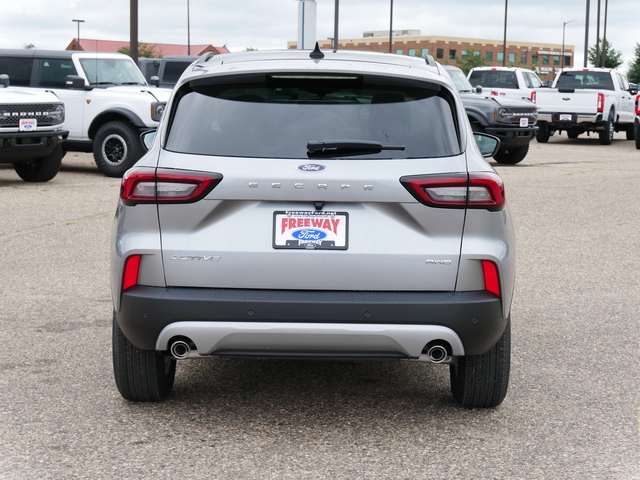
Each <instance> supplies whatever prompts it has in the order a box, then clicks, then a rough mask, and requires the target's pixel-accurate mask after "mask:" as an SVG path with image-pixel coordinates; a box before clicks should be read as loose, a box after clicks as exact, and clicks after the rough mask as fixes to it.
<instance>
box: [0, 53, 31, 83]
mask: <svg viewBox="0 0 640 480" xmlns="http://www.w3.org/2000/svg"><path fill="white" fill-rule="evenodd" d="M32 66H33V59H31V58H13V57H3V58H0V74H3V73H4V74H6V75H9V81H10V82H11V85H14V86H16V87H29V86H30V84H31V69H32Z"/></svg>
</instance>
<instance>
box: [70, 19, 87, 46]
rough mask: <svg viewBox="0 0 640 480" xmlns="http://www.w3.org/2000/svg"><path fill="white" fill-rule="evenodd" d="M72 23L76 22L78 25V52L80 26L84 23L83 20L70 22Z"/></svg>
mask: <svg viewBox="0 0 640 480" xmlns="http://www.w3.org/2000/svg"><path fill="white" fill-rule="evenodd" d="M71 21H72V22H76V23H77V24H78V48H77V49H76V50H80V24H81V23H84V20H77V19H74V20H71Z"/></svg>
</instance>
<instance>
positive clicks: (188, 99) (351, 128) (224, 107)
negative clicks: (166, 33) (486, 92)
mask: <svg viewBox="0 0 640 480" xmlns="http://www.w3.org/2000/svg"><path fill="white" fill-rule="evenodd" d="M253 77H254V78H255V77H256V76H253ZM262 77H263V78H264V79H265V80H263V82H258V83H244V84H243V83H242V82H241V81H239V80H238V77H232V78H230V79H229V80H228V81H229V82H233V83H230V84H226V85H225V84H209V85H207V84H202V83H200V84H191V85H190V86H188V87H187V86H185V88H183V89H182V90H181V92H180V94H179V97H178V98H179V100H178V105H177V108H176V110H175V111H174V112H173V115H172V118H171V120H170V130H169V135H168V138H167V144H166V148H167V149H168V150H172V151H176V152H184V153H195V154H204V155H220V156H242V157H263V158H308V154H307V143H308V142H310V141H311V142H312V141H329V140H354V141H374V142H380V143H381V144H383V145H403V146H405V149H404V150H383V151H382V152H379V153H371V152H369V153H367V152H359V153H358V155H357V156H356V157H354V158H422V157H441V156H449V155H456V154H459V153H460V147H459V143H458V136H457V129H456V121H455V116H454V113H453V109H452V105H453V100H452V98H451V96H450V94H449V93H448V92H447V91H445V90H441V89H440V88H439V87H438V86H434V85H430V84H427V83H424V82H420V85H421V86H413V85H411V86H392V85H388V82H389V80H388V79H384V80H383V81H384V82H387V84H384V83H383V84H381V83H380V82H379V81H377V80H373V81H371V80H372V79H371V78H370V77H369V78H366V77H365V78H364V79H363V78H362V77H357V79H355V77H352V78H351V79H342V80H341V79H331V78H329V79H327V77H324V78H323V79H322V80H320V79H313V80H311V79H308V78H307V79H301V78H297V79H292V78H290V76H289V75H282V76H281V78H276V77H277V76H276V75H274V76H272V77H269V76H267V77H265V76H264V75H262ZM287 77H289V78H287ZM414 84H418V82H414ZM334 156H336V157H339V156H345V155H344V154H342V155H341V154H336V155H334ZM351 156H352V155H351Z"/></svg>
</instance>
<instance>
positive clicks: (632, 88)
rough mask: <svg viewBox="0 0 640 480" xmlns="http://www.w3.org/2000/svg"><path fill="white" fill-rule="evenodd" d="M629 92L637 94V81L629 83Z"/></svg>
mask: <svg viewBox="0 0 640 480" xmlns="http://www.w3.org/2000/svg"><path fill="white" fill-rule="evenodd" d="M629 93H630V94H631V95H637V94H638V84H637V83H630V84H629Z"/></svg>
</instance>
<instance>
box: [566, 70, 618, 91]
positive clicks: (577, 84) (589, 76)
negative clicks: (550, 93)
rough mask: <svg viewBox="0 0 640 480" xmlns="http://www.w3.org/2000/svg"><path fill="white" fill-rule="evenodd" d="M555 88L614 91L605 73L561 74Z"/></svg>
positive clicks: (610, 80)
mask: <svg viewBox="0 0 640 480" xmlns="http://www.w3.org/2000/svg"><path fill="white" fill-rule="evenodd" d="M556 88H567V89H571V88H587V89H594V90H614V88H613V80H612V79H611V75H610V74H609V73H607V72H584V71H579V72H562V73H561V74H560V76H559V77H558V81H557V82H556Z"/></svg>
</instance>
